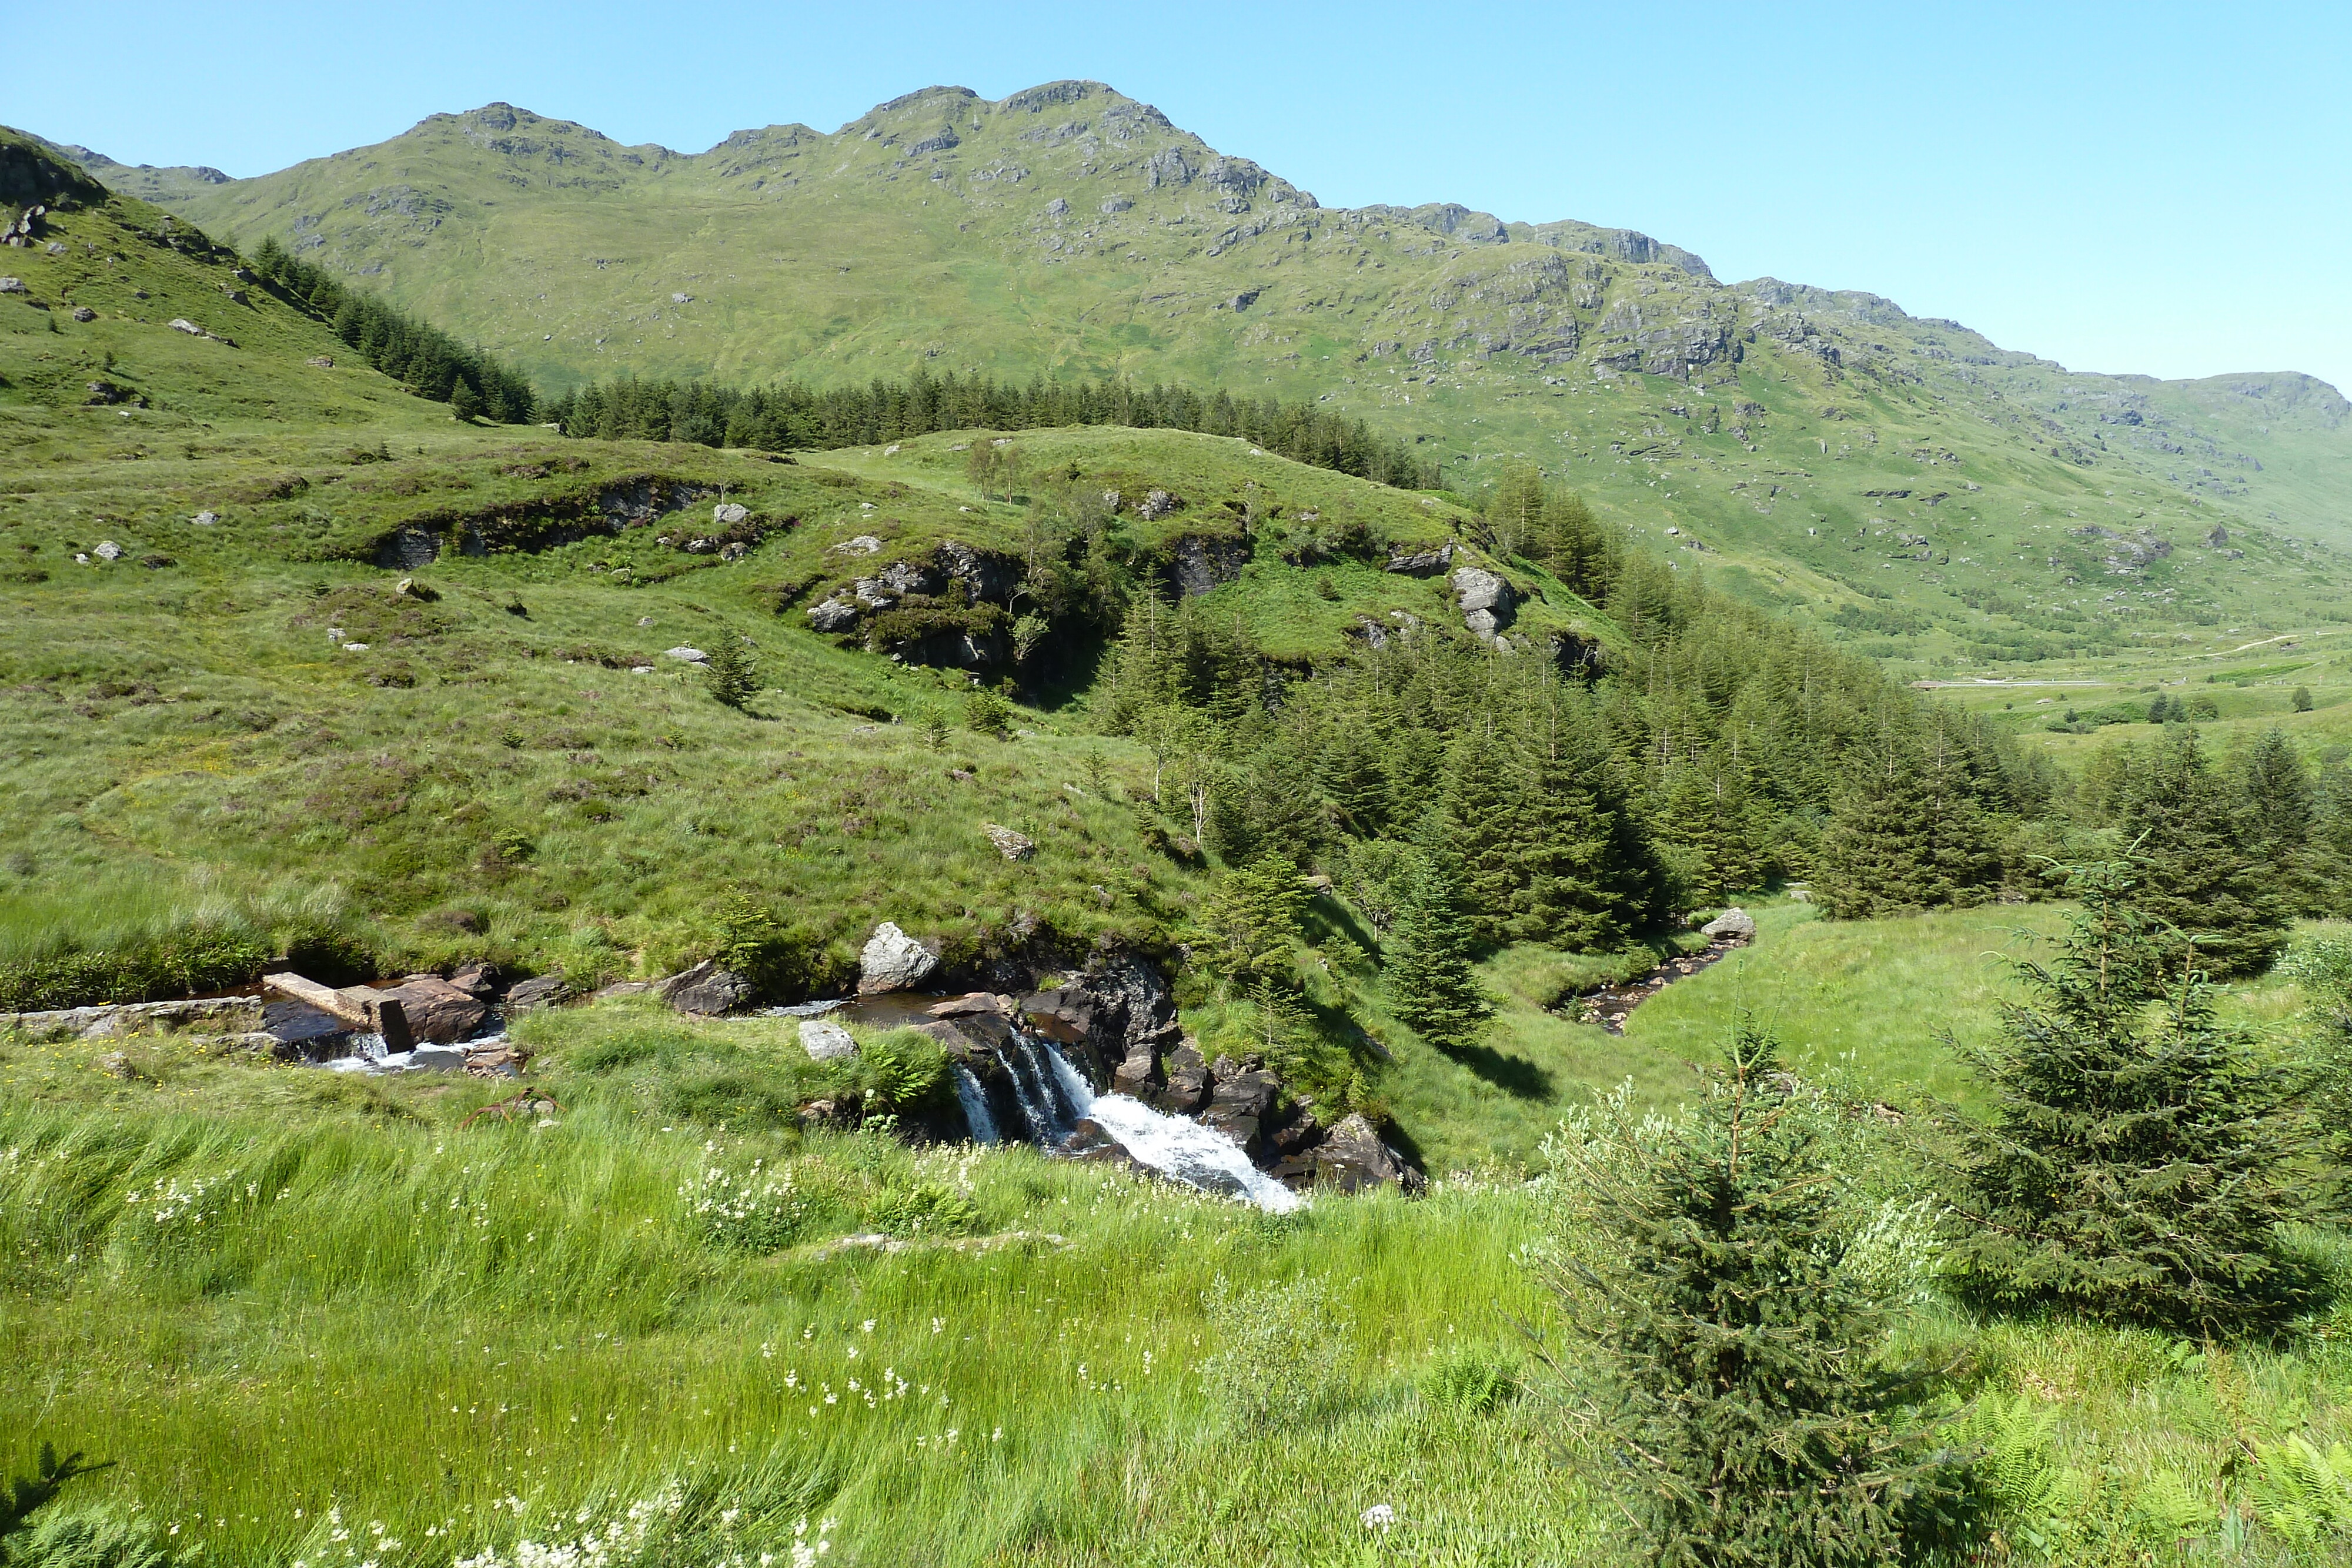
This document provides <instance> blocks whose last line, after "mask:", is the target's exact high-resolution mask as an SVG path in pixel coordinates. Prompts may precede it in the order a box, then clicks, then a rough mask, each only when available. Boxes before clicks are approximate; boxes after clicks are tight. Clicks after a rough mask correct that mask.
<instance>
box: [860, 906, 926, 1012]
mask: <svg viewBox="0 0 2352 1568" xmlns="http://www.w3.org/2000/svg"><path fill="white" fill-rule="evenodd" d="M938 967H940V956H939V955H938V954H937V953H934V952H932V951H931V950H930V949H929V947H926V946H923V945H922V944H921V943H920V942H918V941H916V940H915V939H914V938H913V937H912V936H908V935H907V934H906V933H905V932H904V931H901V930H899V929H898V925H897V924H896V923H895V922H892V921H888V920H885V921H884V922H882V924H881V925H877V926H876V927H875V928H874V935H873V936H870V937H868V938H866V947H865V950H864V951H863V952H862V953H860V954H859V955H858V971H857V992H858V995H860V996H875V995H877V994H879V993H881V992H883V991H903V990H906V989H908V988H910V987H913V986H918V985H920V984H921V983H922V982H923V981H925V980H927V979H929V977H930V975H931V971H932V970H934V969H936V968H938Z"/></svg>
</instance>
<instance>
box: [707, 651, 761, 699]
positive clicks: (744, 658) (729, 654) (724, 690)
mask: <svg viewBox="0 0 2352 1568" xmlns="http://www.w3.org/2000/svg"><path fill="white" fill-rule="evenodd" d="M702 675H703V679H704V681H705V682H706V683H708V684H709V687H710V695H712V696H714V697H717V698H718V699H719V701H720V702H721V703H723V704H725V705H726V706H729V707H731V708H740V707H741V706H743V705H744V704H746V703H748V702H750V701H751V699H752V698H753V697H755V696H757V695H760V676H759V672H758V671H757V670H755V669H754V668H753V667H752V664H751V654H750V653H746V652H745V651H744V648H743V640H742V639H741V638H740V637H738V636H737V635H735V633H733V632H720V633H719V645H718V646H717V647H716V648H714V649H713V650H711V654H710V662H709V664H706V665H704V666H703V672H702Z"/></svg>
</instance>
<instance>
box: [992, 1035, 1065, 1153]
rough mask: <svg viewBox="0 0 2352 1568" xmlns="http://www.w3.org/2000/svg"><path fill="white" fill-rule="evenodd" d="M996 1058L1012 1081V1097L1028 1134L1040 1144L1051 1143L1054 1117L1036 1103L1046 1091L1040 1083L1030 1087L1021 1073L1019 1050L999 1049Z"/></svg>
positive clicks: (1005, 1074)
mask: <svg viewBox="0 0 2352 1568" xmlns="http://www.w3.org/2000/svg"><path fill="white" fill-rule="evenodd" d="M996 1060H997V1061H998V1062H999V1063H1000V1064H1002V1065H1003V1068H1004V1076H1005V1077H1007V1078H1009V1079H1011V1080H1012V1081H1013V1101H1014V1102H1015V1103H1017V1104H1019V1105H1020V1107H1021V1119H1022V1120H1023V1121H1024V1122H1026V1123H1028V1124H1029V1135H1030V1136H1031V1137H1032V1138H1034V1139H1035V1140H1036V1141H1037V1142H1038V1143H1039V1144H1040V1145H1052V1144H1053V1142H1054V1141H1055V1140H1054V1119H1053V1117H1052V1115H1051V1114H1049V1113H1047V1112H1046V1111H1045V1110H1044V1109H1042V1108H1041V1107H1040V1106H1039V1104H1038V1100H1039V1097H1040V1094H1041V1093H1042V1092H1046V1091H1045V1088H1044V1085H1042V1084H1041V1085H1039V1087H1038V1088H1036V1089H1032V1088H1031V1087H1030V1086H1029V1081H1028V1080H1027V1079H1026V1078H1024V1077H1023V1076H1022V1075H1021V1053H1020V1052H1019V1051H1011V1052H1007V1051H998V1052H997V1053H996Z"/></svg>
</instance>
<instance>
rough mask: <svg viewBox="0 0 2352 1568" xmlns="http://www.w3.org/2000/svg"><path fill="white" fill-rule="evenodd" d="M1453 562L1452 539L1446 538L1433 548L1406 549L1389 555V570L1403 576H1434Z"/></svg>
mask: <svg viewBox="0 0 2352 1568" xmlns="http://www.w3.org/2000/svg"><path fill="white" fill-rule="evenodd" d="M1453 564H1454V541H1453V540H1452V539H1448V540H1446V541H1445V542H1444V544H1442V545H1440V546H1438V547H1437V548H1436V549H1427V550H1406V551H1402V552H1400V553H1398V554H1396V555H1392V556H1391V557H1389V567H1388V569H1389V570H1391V571H1393V572H1398V573H1400V574H1402V575H1403V576H1405V577H1435V576H1436V575H1437V574H1438V573H1439V572H1442V571H1444V570H1445V569H1446V568H1447V567H1449V566H1452V565H1453Z"/></svg>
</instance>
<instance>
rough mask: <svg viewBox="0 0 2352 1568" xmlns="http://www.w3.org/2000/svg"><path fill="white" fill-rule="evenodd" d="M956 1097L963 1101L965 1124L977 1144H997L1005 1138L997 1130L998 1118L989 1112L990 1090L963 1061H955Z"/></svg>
mask: <svg viewBox="0 0 2352 1568" xmlns="http://www.w3.org/2000/svg"><path fill="white" fill-rule="evenodd" d="M954 1068H955V1092H956V1098H957V1099H958V1100H960V1101H961V1102H962V1103H963V1120H964V1124H965V1125H966V1126H968V1127H970V1128H971V1141H972V1142H973V1143H975V1144H995V1143H1002V1142H1003V1139H1002V1138H1001V1137H1000V1136H999V1135H998V1134H997V1131H996V1118H995V1117H993V1116H992V1115H990V1114H989V1113H988V1091H987V1090H986V1089H984V1088H982V1086H981V1082H980V1080H979V1079H977V1078H975V1077H973V1076H972V1073H971V1068H969V1067H966V1066H965V1065H964V1064H963V1063H962V1062H961V1061H959V1062H956V1063H954Z"/></svg>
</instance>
